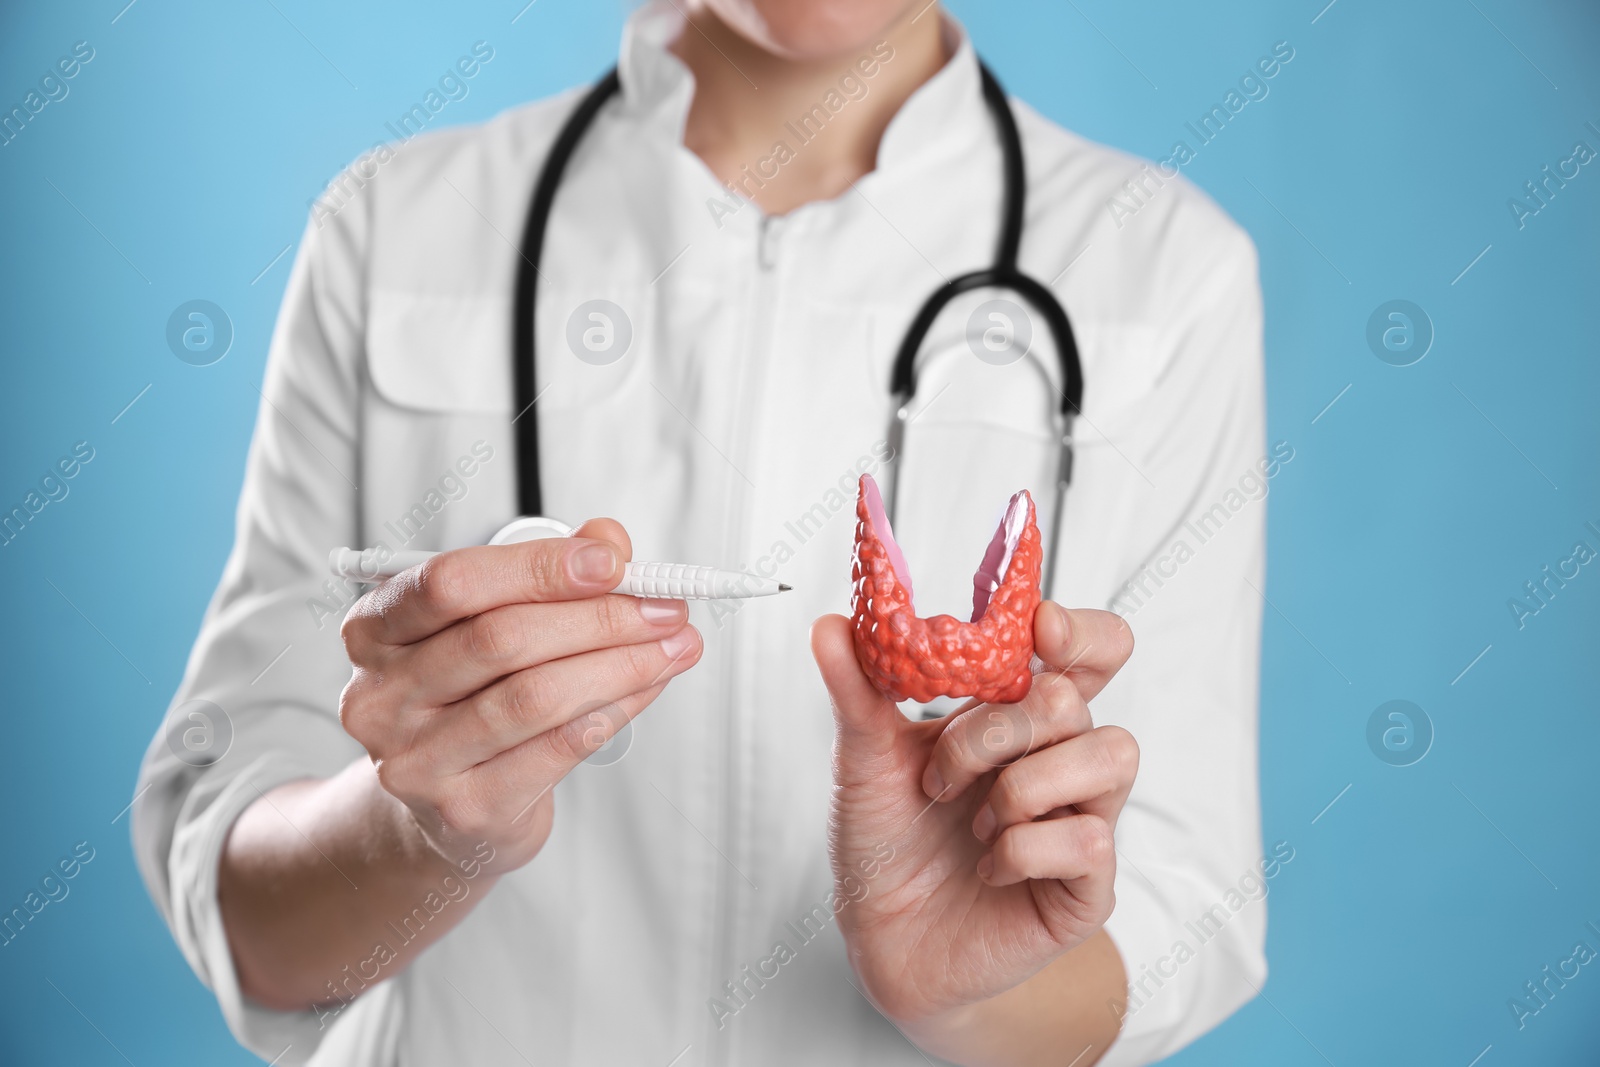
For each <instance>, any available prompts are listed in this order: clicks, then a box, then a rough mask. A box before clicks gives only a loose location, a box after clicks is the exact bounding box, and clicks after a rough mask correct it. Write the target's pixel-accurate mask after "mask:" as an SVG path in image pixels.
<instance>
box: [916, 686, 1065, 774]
mask: <svg viewBox="0 0 1600 1067" xmlns="http://www.w3.org/2000/svg"><path fill="white" fill-rule="evenodd" d="M1093 725H1094V724H1093V723H1092V722H1091V721H1090V719H1089V706H1088V705H1087V704H1085V703H1084V701H1083V697H1082V696H1081V695H1080V694H1079V693H1078V689H1077V686H1075V685H1074V684H1073V682H1072V680H1071V679H1070V678H1068V677H1066V676H1065V675H1061V674H1056V673H1050V674H1041V675H1038V676H1037V677H1035V678H1034V680H1033V688H1031V689H1030V690H1028V695H1027V696H1025V697H1023V698H1022V701H1021V702H1020V703H1017V704H980V705H978V706H977V707H975V708H973V709H971V710H970V711H965V712H962V713H961V714H959V715H956V716H953V717H952V718H951V719H950V720H949V721H948V722H946V723H945V726H944V730H943V731H942V732H941V733H940V734H939V740H938V742H937V743H936V744H935V745H934V746H933V755H932V756H931V757H930V758H929V759H928V766H927V768H926V770H924V771H923V774H922V791H923V792H924V793H925V794H927V796H928V798H929V799H930V800H933V799H943V800H946V801H950V800H954V799H956V798H957V797H959V796H960V795H961V794H962V793H963V792H965V791H966V789H967V787H968V786H970V785H971V784H972V783H973V782H975V781H977V780H978V779H979V778H980V777H982V776H983V775H985V774H987V773H989V772H990V771H992V770H994V769H995V768H996V767H1003V766H1005V765H1006V764H1008V763H1011V762H1013V761H1014V760H1019V759H1021V758H1022V757H1023V756H1026V755H1027V754H1028V753H1029V752H1035V751H1038V750H1039V749H1040V748H1042V747H1044V746H1046V745H1051V744H1054V743H1056V742H1057V741H1064V740H1066V739H1067V738H1069V737H1073V736H1075V735H1077V734H1081V733H1083V732H1084V731H1085V730H1088V729H1090V728H1091V727H1092V726H1093Z"/></svg>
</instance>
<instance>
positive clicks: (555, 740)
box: [447, 682, 667, 836]
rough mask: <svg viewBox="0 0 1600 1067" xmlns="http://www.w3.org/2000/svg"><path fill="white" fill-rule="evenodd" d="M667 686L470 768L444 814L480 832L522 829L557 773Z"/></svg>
mask: <svg viewBox="0 0 1600 1067" xmlns="http://www.w3.org/2000/svg"><path fill="white" fill-rule="evenodd" d="M666 687H667V683H666V682H662V683H660V684H659V685H654V686H651V687H650V688H649V689H645V690H642V691H641V692H638V693H630V694H629V695H627V696H625V697H622V698H620V699H618V700H614V701H612V702H611V703H610V704H607V705H605V706H603V707H601V708H597V709H595V710H594V711H592V712H588V713H586V714H584V715H582V716H580V717H579V718H577V719H574V720H572V721H571V722H568V723H565V724H563V725H561V726H560V727H557V728H556V729H554V730H551V731H548V732H546V733H543V734H540V735H539V736H537V737H533V738H530V739H528V740H527V741H524V742H523V743H522V744H520V745H518V746H516V747H515V748H512V749H509V750H507V751H505V752H502V753H500V754H499V755H498V756H495V757H494V758H493V759H491V760H487V761H485V762H483V763H480V764H478V765H477V766H475V767H472V768H469V769H468V770H467V771H465V772H463V773H462V774H460V775H458V776H456V778H455V779H454V780H453V781H452V788H451V790H450V792H449V794H448V796H449V800H448V801H447V804H448V809H447V810H448V814H449V815H453V816H454V817H456V818H459V819H464V820H467V821H468V822H469V823H472V824H474V826H475V828H477V830H478V832H479V834H480V835H482V836H489V833H490V832H491V831H497V832H501V833H504V832H507V831H509V830H511V829H513V828H516V829H522V828H523V827H525V826H527V825H528V824H529V822H530V821H531V820H536V819H537V818H538V817H539V815H540V812H541V810H542V809H543V808H544V807H545V806H547V798H548V797H549V794H550V790H551V789H553V788H554V787H555V786H556V785H557V784H559V783H560V781H561V779H563V778H565V777H566V776H567V775H568V774H570V773H571V772H572V771H573V769H574V768H576V767H577V766H578V764H580V763H582V762H583V761H584V760H586V759H588V758H589V757H590V756H592V755H594V754H595V753H596V752H598V751H599V750H600V749H601V748H603V747H604V746H605V744H606V742H607V741H609V740H611V739H612V738H613V737H615V736H616V735H617V734H618V733H619V732H620V731H621V730H622V728H623V727H625V726H626V725H627V724H628V723H630V722H632V721H633V720H634V719H636V718H638V717H639V715H640V714H641V713H642V712H643V711H644V710H645V709H646V708H647V707H649V706H650V705H651V704H652V703H653V702H654V701H655V699H656V698H657V697H658V696H660V695H661V693H662V691H663V690H664V689H666ZM541 801H545V802H546V803H541Z"/></svg>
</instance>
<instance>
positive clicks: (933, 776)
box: [922, 763, 946, 800]
mask: <svg viewBox="0 0 1600 1067" xmlns="http://www.w3.org/2000/svg"><path fill="white" fill-rule="evenodd" d="M945 788H946V786H945V784H944V776H943V775H941V774H940V773H939V768H938V767H936V766H934V765H933V764H931V763H930V764H928V769H927V770H925V771H923V772H922V791H923V792H924V793H926V794H927V795H928V799H930V800H940V799H942V798H943V797H944V791H945Z"/></svg>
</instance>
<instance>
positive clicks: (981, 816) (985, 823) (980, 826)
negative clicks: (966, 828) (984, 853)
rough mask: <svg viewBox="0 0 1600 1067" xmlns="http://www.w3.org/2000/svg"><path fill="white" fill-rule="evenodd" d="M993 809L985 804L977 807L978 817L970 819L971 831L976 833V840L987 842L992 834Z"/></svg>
mask: <svg viewBox="0 0 1600 1067" xmlns="http://www.w3.org/2000/svg"><path fill="white" fill-rule="evenodd" d="M994 823H995V819H994V809H993V808H991V807H990V806H989V805H987V804H985V805H984V806H983V807H981V808H979V809H978V817H977V818H976V819H973V820H972V832H973V833H974V834H977V835H978V840H979V841H982V842H984V843H985V844H987V843H988V841H989V839H990V838H991V837H993V836H994Z"/></svg>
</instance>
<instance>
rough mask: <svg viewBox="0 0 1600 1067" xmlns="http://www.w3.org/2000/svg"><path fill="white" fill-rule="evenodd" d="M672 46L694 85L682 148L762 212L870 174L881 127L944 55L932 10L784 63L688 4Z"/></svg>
mask: <svg viewBox="0 0 1600 1067" xmlns="http://www.w3.org/2000/svg"><path fill="white" fill-rule="evenodd" d="M874 48H876V54H875V53H874ZM671 49H672V51H673V53H674V54H676V55H677V56H678V58H679V59H681V60H682V61H683V62H684V64H685V65H687V66H688V68H689V70H690V71H691V72H692V73H693V74H694V79H695V94H694V102H693V104H692V105H691V106H690V108H689V118H688V122H687V125H686V127H685V129H684V138H683V140H684V145H685V146H686V147H687V148H688V149H689V150H690V151H692V152H694V153H695V154H696V155H697V156H699V157H700V158H701V159H702V160H704V161H705V163H706V166H708V167H709V168H710V169H711V172H712V173H713V174H715V175H716V176H717V177H718V178H719V179H721V180H722V181H723V183H724V184H731V185H733V186H734V187H735V188H736V189H737V190H738V191H739V193H740V194H741V195H742V196H745V197H747V198H749V199H751V200H753V201H754V202H755V203H756V205H757V206H758V207H760V208H761V210H762V211H763V212H764V213H765V214H768V215H783V214H787V213H788V212H790V211H793V210H794V209H795V208H797V207H799V206H800V205H801V204H805V203H809V202H811V201H813V200H828V199H831V198H833V197H836V196H838V195H839V194H840V193H842V192H844V191H845V190H846V189H848V188H849V187H850V185H851V183H853V182H855V181H856V180H857V179H859V178H860V177H861V176H862V175H864V174H866V173H867V172H869V171H871V170H872V169H873V167H874V166H876V165H877V158H878V143H879V142H880V141H881V140H882V139H883V131H884V130H885V129H886V128H887V127H888V125H889V120H890V119H892V118H893V117H894V115H895V113H896V112H897V111H899V110H900V106H901V105H902V104H904V103H905V102H906V99H907V98H908V97H910V96H911V94H912V93H913V92H915V91H916V89H917V87H918V86H920V85H921V84H922V83H923V82H925V81H927V80H928V79H929V78H931V77H933V75H934V74H935V73H937V72H938V70H939V68H941V67H942V66H944V64H945V62H946V61H947V60H948V58H949V56H948V54H947V52H946V49H945V43H944V35H943V33H942V30H941V26H940V19H939V11H938V9H937V8H929V9H924V10H923V12H922V14H921V15H916V14H915V13H910V14H907V16H906V17H905V18H904V19H902V20H901V21H900V22H898V23H896V24H895V25H893V26H891V27H890V28H889V29H888V30H887V31H886V32H885V33H884V35H883V39H882V41H873V42H869V43H868V44H866V45H864V46H863V47H861V48H859V49H854V50H851V51H849V52H845V53H841V54H839V55H837V56H834V57H831V58H828V59H822V60H793V59H786V58H784V57H782V56H777V55H773V54H772V53H770V52H767V51H764V50H762V49H761V48H760V47H758V46H757V45H755V44H753V43H751V42H750V41H748V40H747V39H745V38H743V37H741V36H739V34H737V33H735V32H734V31H733V30H731V29H730V28H729V27H728V26H727V25H726V24H725V23H723V22H722V21H721V20H720V19H718V18H717V17H716V16H715V15H713V14H712V13H711V12H710V11H709V10H707V9H706V8H705V7H703V6H696V7H695V8H693V9H692V10H691V12H690V14H689V24H688V25H687V26H685V27H684V29H683V32H682V33H680V34H679V35H678V39H677V40H676V41H675V42H673V44H672V45H671ZM885 57H887V58H885ZM862 61H865V66H866V68H867V69H872V70H873V73H872V74H871V75H870V76H867V75H865V74H863V73H862V69H861V68H860V67H858V66H857V64H858V63H861V62H862ZM841 79H843V81H844V84H843V85H841ZM851 79H854V80H853V81H852V80H851ZM841 102H842V103H841ZM830 104H831V105H832V107H830V106H829V105H830Z"/></svg>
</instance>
